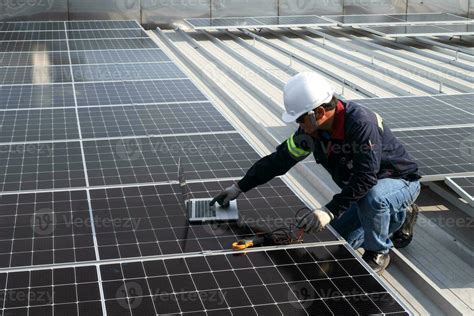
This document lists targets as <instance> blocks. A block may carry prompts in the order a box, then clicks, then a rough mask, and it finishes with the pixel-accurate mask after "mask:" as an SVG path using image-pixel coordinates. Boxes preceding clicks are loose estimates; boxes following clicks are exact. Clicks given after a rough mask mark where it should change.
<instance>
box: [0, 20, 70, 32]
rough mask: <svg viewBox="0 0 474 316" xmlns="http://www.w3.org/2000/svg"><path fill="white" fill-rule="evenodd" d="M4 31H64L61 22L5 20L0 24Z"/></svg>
mask: <svg viewBox="0 0 474 316" xmlns="http://www.w3.org/2000/svg"><path fill="white" fill-rule="evenodd" d="M0 26H1V29H0V30H1V31H5V32H15V31H17V32H20V31H23V32H31V31H64V30H65V27H64V23H63V22H39V21H35V22H5V23H3V24H1V25H0Z"/></svg>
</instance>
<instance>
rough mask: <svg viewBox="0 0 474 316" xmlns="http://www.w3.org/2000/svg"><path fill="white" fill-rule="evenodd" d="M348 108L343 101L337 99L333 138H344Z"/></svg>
mask: <svg viewBox="0 0 474 316" xmlns="http://www.w3.org/2000/svg"><path fill="white" fill-rule="evenodd" d="M345 116H346V109H345V108H344V105H343V104H342V102H341V101H337V105H336V111H335V113H334V122H333V130H332V133H331V139H337V140H344V118H345Z"/></svg>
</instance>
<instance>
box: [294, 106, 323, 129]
mask: <svg viewBox="0 0 474 316" xmlns="http://www.w3.org/2000/svg"><path fill="white" fill-rule="evenodd" d="M324 114H325V111H324V109H323V108H322V107H318V108H316V109H314V118H315V120H316V124H314V122H312V120H311V117H310V115H308V114H304V115H302V116H300V117H299V118H298V119H297V120H296V123H298V124H299V126H300V127H301V128H302V129H303V130H304V132H305V134H313V133H315V132H316V131H317V130H318V126H321V124H323V123H324V122H325V119H324V117H325V115H324Z"/></svg>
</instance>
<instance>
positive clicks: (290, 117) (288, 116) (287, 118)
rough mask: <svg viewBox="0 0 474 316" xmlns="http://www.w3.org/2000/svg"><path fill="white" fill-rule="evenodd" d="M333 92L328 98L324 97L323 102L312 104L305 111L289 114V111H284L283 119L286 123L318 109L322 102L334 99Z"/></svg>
mask: <svg viewBox="0 0 474 316" xmlns="http://www.w3.org/2000/svg"><path fill="white" fill-rule="evenodd" d="M332 96H333V95H332V94H331V95H330V96H328V97H327V98H326V99H324V100H323V101H322V102H321V103H319V104H317V105H313V106H310V107H309V108H308V109H307V110H304V111H300V112H298V113H296V114H293V115H292V114H289V113H288V112H286V111H285V112H283V115H282V116H281V119H282V120H283V122H285V123H291V122H295V121H296V119H297V118H298V117H300V116H301V115H303V114H305V113H308V112H309V111H311V110H314V109H316V108H317V107H319V106H321V104H324V103H328V102H329V101H331V99H332Z"/></svg>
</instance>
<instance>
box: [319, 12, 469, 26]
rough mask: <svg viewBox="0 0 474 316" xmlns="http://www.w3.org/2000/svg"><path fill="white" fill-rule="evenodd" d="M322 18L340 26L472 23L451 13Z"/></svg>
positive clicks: (356, 15) (332, 16)
mask: <svg viewBox="0 0 474 316" xmlns="http://www.w3.org/2000/svg"><path fill="white" fill-rule="evenodd" d="M324 18H326V19H328V20H330V21H335V22H337V24H339V25H340V26H359V25H416V24H430V25H437V24H441V25H442V24H467V23H474V20H472V19H468V18H465V17H462V16H458V15H454V14H451V13H410V14H355V15H326V16H324Z"/></svg>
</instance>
